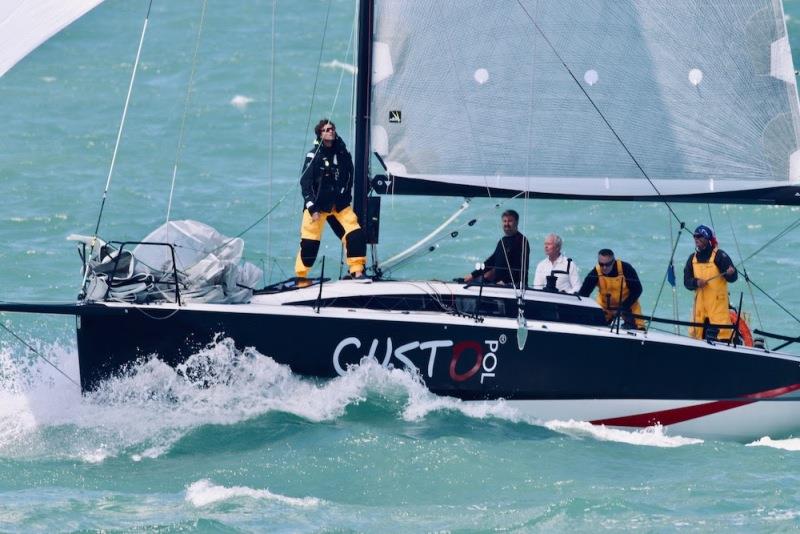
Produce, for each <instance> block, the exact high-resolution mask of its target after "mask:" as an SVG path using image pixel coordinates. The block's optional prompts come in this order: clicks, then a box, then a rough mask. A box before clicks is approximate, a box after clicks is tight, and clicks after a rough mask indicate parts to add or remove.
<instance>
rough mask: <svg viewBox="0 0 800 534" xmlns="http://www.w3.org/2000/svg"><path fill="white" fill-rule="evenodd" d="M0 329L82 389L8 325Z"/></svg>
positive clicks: (0, 325) (0, 324) (1, 326)
mask: <svg viewBox="0 0 800 534" xmlns="http://www.w3.org/2000/svg"><path fill="white" fill-rule="evenodd" d="M0 328H2V329H3V330H5V331H6V332H8V333H9V334H11V335H12V336H13V337H14V338H15V339H16V340H17V341H19V342H20V343H22V344H23V345H25V347H27V348H28V350H30V351H31V352H33V353H34V354H35V355H36V356H38V357H39V358H41V359H42V360H44V361H45V362H46V363H47V364H48V365H49V366H50V367H52V368H53V369H55V370H56V371H58V372H59V373H61V375H62V376H63V377H64V378H66V379H67V380H69V381H70V382H72V383H73V384H75V385H76V386H78V388H80V387H81V385H80V384H78V383H77V382H76V381H75V380H74V379H73V378H72V377H71V376H69V375H68V374H67V373H65V372H64V371H62V370H61V369H59V367H58V366H57V365H56V364H54V363H53V362H51V361H50V360H48V359H47V358H45V357H44V355H43V354H42V353H41V352H39V351H38V350H36V349H35V348H33V347H32V346H31V345H30V344H29V343H27V342H26V341H25V340H24V339H22V338H21V337H19V336H18V335H17V334H16V333H14V331H13V330H11V329H10V328H8V327H7V326H6V325H4V324H3V323H0Z"/></svg>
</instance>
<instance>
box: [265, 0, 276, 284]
mask: <svg viewBox="0 0 800 534" xmlns="http://www.w3.org/2000/svg"><path fill="white" fill-rule="evenodd" d="M277 6H278V0H272V19H271V28H270V29H271V31H272V35H271V36H270V47H269V50H270V62H269V112H268V113H269V119H268V120H267V146H268V148H267V159H268V160H269V163H267V206H270V205H272V180H273V178H274V176H273V169H274V165H273V163H274V162H273V148H274V144H275V138H274V137H273V125H272V122H273V121H274V107H275V29H276V26H277V24H276V23H275V21H276V16H277V15H276V11H277ZM267 257H268V258H271V257H272V220H271V219H269V218H268V219H267ZM264 274H265V276H266V279H267V280H269V281H272V263H271V262H270V264H269V274H267V273H266V272H265V273H264ZM265 285H266V284H265Z"/></svg>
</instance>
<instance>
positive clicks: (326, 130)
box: [322, 128, 336, 132]
mask: <svg viewBox="0 0 800 534" xmlns="http://www.w3.org/2000/svg"><path fill="white" fill-rule="evenodd" d="M322 131H323V132H335V131H336V128H323V129H322Z"/></svg>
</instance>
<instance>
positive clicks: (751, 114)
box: [371, 0, 800, 203]
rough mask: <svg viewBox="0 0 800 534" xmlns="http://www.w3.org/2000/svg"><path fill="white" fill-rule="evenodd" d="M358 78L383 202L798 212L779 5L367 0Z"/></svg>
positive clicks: (798, 174) (798, 139) (798, 144)
mask: <svg viewBox="0 0 800 534" xmlns="http://www.w3.org/2000/svg"><path fill="white" fill-rule="evenodd" d="M573 76H574V78H573ZM372 83H373V90H372V114H371V126H372V128H371V137H372V147H373V150H375V151H376V152H377V153H378V154H379V155H381V157H382V159H383V160H384V161H385V162H386V165H387V168H388V171H389V172H390V174H391V175H392V179H391V182H390V184H389V188H390V190H392V189H393V190H394V191H395V192H397V193H403V192H408V193H422V192H425V193H428V194H468V195H481V194H483V195H486V194H516V193H518V192H520V191H527V192H530V193H532V194H534V195H537V194H538V195H542V196H561V197H569V198H620V199H625V198H651V197H656V196H658V195H664V196H669V197H672V198H676V199H685V200H716V201H731V200H735V201H744V202H781V203H798V202H800V193H797V192H796V191H797V186H798V185H800V114H799V113H798V99H797V88H796V81H795V73H794V66H793V64H792V57H791V51H790V48H789V42H788V37H787V32H786V25H785V21H784V15H783V7H782V4H781V2H780V0H680V1H678V2H641V1H635V0H596V1H593V2H583V1H580V0H517V1H511V0H508V1H504V2H501V3H498V2H497V0H463V1H459V2H431V1H429V0H406V1H403V2H396V1H391V0H379V1H376V6H375V27H374V37H373V70H372ZM604 118H605V120H607V121H608V124H606V122H605V120H604ZM617 136H619V139H617ZM626 149H627V150H626ZM628 151H630V155H629V154H628ZM631 155H632V156H631ZM637 163H638V165H637ZM639 165H640V166H641V168H642V169H643V170H644V172H642V170H640V169H639ZM645 173H646V174H647V177H648V178H649V180H648V178H646V177H645V176H644V174H645Z"/></svg>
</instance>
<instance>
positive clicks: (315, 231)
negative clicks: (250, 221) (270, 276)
mask: <svg viewBox="0 0 800 534" xmlns="http://www.w3.org/2000/svg"><path fill="white" fill-rule="evenodd" d="M314 133H315V134H316V135H317V140H316V142H315V143H314V148H312V149H311V151H309V153H308V154H307V155H306V161H305V164H304V166H303V175H302V176H301V177H300V188H301V191H302V194H303V202H304V209H303V222H302V225H301V227H300V251H299V252H298V253H297V259H296V260H295V267H294V270H295V273H296V274H297V277H298V278H301V279H303V278H306V277H307V276H308V272H309V270H310V269H311V267H312V266H313V265H314V261H315V260H316V259H317V252H318V251H319V243H320V240H321V239H322V231H323V229H324V225H325V222H327V223H328V224H329V225H330V227H331V228H332V229H333V231H334V233H335V234H336V236H337V237H338V238H339V239H341V240H342V243H344V246H345V250H346V254H347V265H348V270H349V271H350V276H351V277H353V278H362V277H363V276H364V265H365V264H366V260H367V258H366V256H367V244H366V239H365V236H364V231H363V230H362V229H361V226H359V224H358V218H357V217H356V214H355V212H354V211H353V208H352V207H351V206H350V203H351V202H352V200H353V193H352V188H353V159H352V157H351V156H350V153H349V152H348V151H347V147H346V146H345V144H344V141H342V140H341V139H340V138H339V137H338V136H337V135H336V125H335V124H333V123H332V122H331V121H329V120H328V119H322V120H321V121H319V123H318V124H317V125H316V126H315V127H314Z"/></svg>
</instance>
